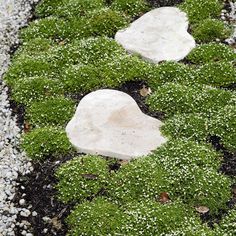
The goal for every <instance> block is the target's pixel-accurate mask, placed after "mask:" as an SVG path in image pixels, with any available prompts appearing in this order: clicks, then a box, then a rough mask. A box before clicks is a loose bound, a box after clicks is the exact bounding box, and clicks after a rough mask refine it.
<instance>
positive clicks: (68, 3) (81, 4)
mask: <svg viewBox="0 0 236 236" xmlns="http://www.w3.org/2000/svg"><path fill="white" fill-rule="evenodd" d="M47 4H48V3H46V2H45V3H42V4H39V5H38V7H37V8H36V14H37V15H39V16H49V15H54V16H58V17H65V18H72V17H76V18H78V17H81V16H84V15H86V14H87V12H89V11H91V10H94V9H99V8H102V7H104V6H105V3H104V1H103V0H93V1H91V0H63V1H61V4H56V6H53V9H52V10H51V11H49V12H47V11H45V10H44V9H45V8H46V5H47ZM51 6H52V5H50V7H49V9H50V8H51ZM47 9H48V8H47Z"/></svg>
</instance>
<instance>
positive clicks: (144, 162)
mask: <svg viewBox="0 0 236 236" xmlns="http://www.w3.org/2000/svg"><path fill="white" fill-rule="evenodd" d="M169 188H170V186H169V185H168V182H167V181H166V180H165V172H164V171H163V169H162V167H161V166H159V165H157V164H156V162H155V161H153V160H152V159H151V158H149V157H145V158H140V159H137V160H134V161H132V162H130V163H128V164H126V165H123V166H121V168H120V170H119V172H118V173H116V174H115V175H114V176H113V179H112V181H111V184H110V186H109V190H108V191H109V195H110V198H111V200H113V201H114V200H116V201H118V202H121V203H125V202H127V201H128V202H132V201H134V200H139V201H140V200H144V199H153V200H155V199H156V197H158V196H159V195H160V194H161V193H162V192H168V190H169Z"/></svg>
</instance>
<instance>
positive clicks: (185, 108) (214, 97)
mask: <svg viewBox="0 0 236 236" xmlns="http://www.w3.org/2000/svg"><path fill="white" fill-rule="evenodd" d="M233 98H234V95H233V94H232V93H231V92H229V91H225V90H220V89H212V88H208V87H200V86H197V85H192V86H187V85H181V84H174V83H166V84H165V85H163V86H160V87H159V88H158V89H156V91H155V92H154V93H153V94H151V95H150V96H149V97H148V98H147V100H146V103H147V104H148V105H149V106H150V109H151V110H152V111H161V112H164V113H166V117H171V116H173V115H176V114H182V113H201V114H202V115H204V116H206V117H211V116H212V115H214V114H215V112H217V111H218V110H219V109H220V108H222V107H224V106H226V105H227V104H228V103H229V102H230V101H231V100H232V99H233Z"/></svg>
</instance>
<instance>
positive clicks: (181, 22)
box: [115, 7, 196, 63]
mask: <svg viewBox="0 0 236 236" xmlns="http://www.w3.org/2000/svg"><path fill="white" fill-rule="evenodd" d="M187 30H188V18H187V15H186V13H184V12H182V11H181V10H180V9H178V8H176V7H160V8H157V9H154V10H152V11H150V12H148V13H146V14H144V15H143V16H141V17H140V18H139V19H137V20H136V21H134V22H133V23H132V24H131V25H130V26H129V27H128V28H126V29H123V30H120V31H118V32H117V33H116V35H115V40H116V41H117V42H118V43H120V44H121V45H122V46H123V47H124V48H125V49H126V50H127V51H128V52H130V53H137V54H140V55H141V56H142V57H143V58H144V59H146V60H148V61H151V62H153V63H158V62H160V61H179V60H182V59H183V58H184V57H186V56H187V55H188V53H189V52H190V51H191V50H192V49H193V48H194V47H195V46H196V43H195V40H194V38H193V37H192V36H191V35H190V34H189V33H188V32H187Z"/></svg>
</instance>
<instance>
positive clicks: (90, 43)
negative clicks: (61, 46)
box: [65, 37, 126, 65]
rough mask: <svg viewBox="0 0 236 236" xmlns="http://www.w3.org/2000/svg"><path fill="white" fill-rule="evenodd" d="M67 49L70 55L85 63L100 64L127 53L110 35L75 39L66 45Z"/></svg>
mask: <svg viewBox="0 0 236 236" xmlns="http://www.w3.org/2000/svg"><path fill="white" fill-rule="evenodd" d="M65 51H66V53H68V57H70V58H72V59H73V60H74V61H76V59H77V60H78V59H79V61H80V62H81V63H82V64H85V65H87V64H92V65H100V64H101V63H104V62H105V61H108V62H109V61H113V60H115V59H116V58H119V57H121V56H122V55H123V56H125V55H126V53H125V50H124V49H123V48H122V47H121V46H120V45H119V44H118V43H117V42H116V41H115V40H114V39H111V38H108V37H91V38H88V39H82V40H75V41H74V42H72V43H71V44H68V45H66V46H65Z"/></svg>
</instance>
